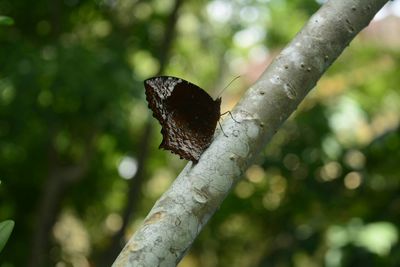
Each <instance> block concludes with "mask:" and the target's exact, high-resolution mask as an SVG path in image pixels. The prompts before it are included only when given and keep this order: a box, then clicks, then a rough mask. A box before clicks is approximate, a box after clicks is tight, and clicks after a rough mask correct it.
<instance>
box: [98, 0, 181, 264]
mask: <svg viewBox="0 0 400 267" xmlns="http://www.w3.org/2000/svg"><path fill="white" fill-rule="evenodd" d="M181 6H182V0H176V1H175V4H174V6H173V8H172V11H171V14H170V16H169V18H168V22H167V24H166V26H165V30H164V40H163V42H162V44H161V47H160V54H159V62H160V67H159V70H158V75H160V74H162V73H163V72H164V69H165V67H166V64H167V62H168V58H169V54H170V51H171V46H172V43H173V41H174V37H175V28H176V22H177V20H178V12H179V9H180V7H181ZM152 118H153V117H152V116H150V117H149V118H148V120H147V122H146V125H145V128H144V130H143V134H142V136H141V138H140V141H141V142H140V143H141V145H140V148H139V153H138V170H137V172H136V174H135V176H134V177H133V178H132V179H130V180H129V191H128V196H127V200H126V203H125V208H124V210H123V212H122V226H121V228H120V229H119V230H118V231H117V232H116V233H115V234H114V235H113V236H112V238H111V243H110V245H109V246H108V247H107V248H106V249H105V250H104V251H105V252H104V255H102V256H101V258H102V259H101V260H100V261H99V262H98V266H104V267H106V266H110V265H111V264H112V263H113V261H114V259H115V258H116V257H117V256H118V254H119V252H120V251H121V249H122V248H123V246H124V242H125V239H124V234H125V231H126V229H127V227H128V226H129V223H130V221H131V219H132V216H133V215H134V214H135V212H136V208H137V206H138V200H139V199H140V194H141V188H142V185H143V182H144V178H145V177H146V175H145V174H146V164H147V160H148V158H149V154H148V152H149V146H150V140H152V139H151V133H152V130H153V126H152V125H153V122H152Z"/></svg>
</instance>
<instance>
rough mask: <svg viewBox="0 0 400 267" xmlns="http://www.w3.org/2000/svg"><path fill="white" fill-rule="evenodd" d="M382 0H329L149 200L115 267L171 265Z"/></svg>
mask: <svg viewBox="0 0 400 267" xmlns="http://www.w3.org/2000/svg"><path fill="white" fill-rule="evenodd" d="M386 2H387V0H349V1H337V0H331V1H328V2H327V3H326V4H325V5H323V6H322V7H321V8H320V10H319V11H318V12H317V13H315V14H314V15H313V16H312V17H311V18H310V20H309V21H308V23H307V24H306V25H305V26H304V28H303V29H302V30H301V31H300V32H299V33H298V34H297V36H296V37H295V38H294V39H293V41H292V42H291V43H290V44H289V45H288V46H287V47H286V48H285V49H284V50H283V51H282V52H281V53H280V54H279V55H278V56H277V58H276V59H275V60H274V61H273V62H272V63H271V64H270V66H269V67H268V68H267V69H266V70H265V72H264V73H263V74H262V76H261V77H260V78H259V80H257V81H256V83H255V84H254V85H253V86H251V87H250V88H249V90H248V91H247V92H246V94H245V95H244V97H243V98H242V99H241V101H240V102H239V103H238V104H237V106H236V107H235V109H234V110H233V112H232V113H233V117H234V118H235V120H236V121H239V122H240V123H237V122H235V121H233V120H232V119H230V118H229V119H227V120H226V121H224V125H223V129H224V131H225V133H226V134H227V135H228V137H226V136H224V135H223V134H218V135H217V136H216V137H215V140H214V142H213V143H212V144H211V146H210V147H209V148H208V149H207V150H206V151H205V152H204V153H203V155H202V157H201V158H200V161H199V162H198V164H196V165H193V164H192V163H191V162H189V163H188V165H187V166H186V167H185V168H184V170H183V171H182V172H181V174H180V175H179V176H178V177H177V179H176V180H175V182H174V183H173V184H172V186H171V187H170V188H169V190H168V191H167V192H165V193H164V194H163V195H162V196H161V198H160V199H159V200H158V201H157V203H156V204H155V205H154V207H153V209H152V210H151V211H150V213H149V214H148V216H147V217H146V219H145V221H144V222H143V224H142V226H141V227H140V228H139V229H138V230H137V231H136V233H135V234H134V235H133V236H132V238H131V239H130V240H129V242H128V243H127V244H126V246H125V248H124V249H123V250H122V252H121V254H120V255H119V256H118V258H117V259H116V261H115V262H114V265H113V266H176V265H177V264H178V262H179V261H180V259H181V258H182V257H183V256H184V255H185V253H186V251H187V250H188V249H189V248H190V246H191V244H192V242H193V241H194V239H195V238H196V237H197V235H198V234H199V232H200V231H201V229H202V228H203V227H204V225H205V224H206V223H207V221H208V219H209V218H210V217H211V216H212V214H213V213H214V212H215V211H216V209H218V207H219V206H220V205H221V203H222V201H223V200H224V199H225V197H226V195H227V194H228V193H229V192H230V190H231V189H232V186H233V185H234V184H235V183H236V182H237V181H238V180H239V179H240V177H241V176H242V174H243V173H244V171H245V170H246V169H247V167H248V166H249V165H250V164H251V163H252V162H253V161H254V159H255V156H257V155H258V153H259V151H260V150H261V149H262V148H264V147H265V145H266V144H267V143H268V141H269V140H270V139H271V137H272V136H273V135H274V133H275V132H276V131H277V130H278V129H279V127H280V126H281V125H282V123H283V122H284V121H285V120H286V119H287V118H288V117H289V116H290V115H291V114H292V113H293V111H295V110H296V108H297V106H298V105H299V103H300V102H301V101H302V100H303V99H304V97H305V96H306V95H307V93H308V92H309V91H310V90H311V89H312V88H313V87H314V86H315V84H316V83H317V81H318V80H319V78H320V77H321V76H322V74H323V73H324V72H325V71H326V69H327V68H328V67H329V66H330V65H331V64H332V63H333V61H334V60H335V59H336V58H337V57H338V56H339V55H340V54H341V53H342V51H343V50H344V48H346V46H348V44H349V43H350V41H351V40H352V39H353V38H354V37H355V36H356V35H357V34H358V33H359V32H360V31H361V30H362V29H363V28H364V27H366V26H367V25H368V24H369V22H370V21H371V20H372V18H373V17H374V15H375V14H376V13H377V12H378V11H379V9H380V8H381V7H382V6H383V5H384V4H385V3H386Z"/></svg>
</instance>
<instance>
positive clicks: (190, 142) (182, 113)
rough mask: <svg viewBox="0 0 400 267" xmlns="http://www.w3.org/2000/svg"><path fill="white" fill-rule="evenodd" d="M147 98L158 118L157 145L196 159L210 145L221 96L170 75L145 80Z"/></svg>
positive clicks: (182, 156) (218, 114) (218, 115)
mask: <svg viewBox="0 0 400 267" xmlns="http://www.w3.org/2000/svg"><path fill="white" fill-rule="evenodd" d="M144 86H145V89H146V99H147V101H148V103H149V108H150V109H151V110H152V111H153V116H154V117H155V118H156V119H157V120H158V121H159V122H160V124H161V126H162V129H161V133H162V136H163V140H162V142H161V144H160V148H163V149H167V150H170V151H171V152H172V153H175V154H178V155H179V156H180V157H181V158H184V159H187V160H191V161H193V162H197V161H198V160H199V158H200V155H201V154H202V153H203V151H204V150H205V149H206V148H207V147H208V146H209V145H210V143H211V141H212V138H213V135H214V132H215V128H216V125H217V122H218V120H219V118H220V114H221V112H220V107H221V98H217V99H216V100H213V99H212V98H211V96H210V95H208V94H207V93H206V92H205V91H204V90H203V89H201V88H200V87H198V86H197V85H194V84H192V83H190V82H188V81H185V80H183V79H180V78H176V77H171V76H158V77H153V78H149V79H147V80H145V81H144Z"/></svg>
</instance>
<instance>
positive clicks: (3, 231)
mask: <svg viewBox="0 0 400 267" xmlns="http://www.w3.org/2000/svg"><path fill="white" fill-rule="evenodd" d="M14 224H15V223H14V221H12V220H6V221H3V222H0V252H1V251H2V250H3V248H4V246H5V245H6V243H7V241H8V239H9V238H10V235H11V232H12V230H13V229H14Z"/></svg>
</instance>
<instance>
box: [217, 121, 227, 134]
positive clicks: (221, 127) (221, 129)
mask: <svg viewBox="0 0 400 267" xmlns="http://www.w3.org/2000/svg"><path fill="white" fill-rule="evenodd" d="M218 124H219V128H221V131H222V133H223V134H224V135H225V137H228V135H227V134H226V133H225V132H224V129H222V126H221V123H220V122H219V121H218Z"/></svg>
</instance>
